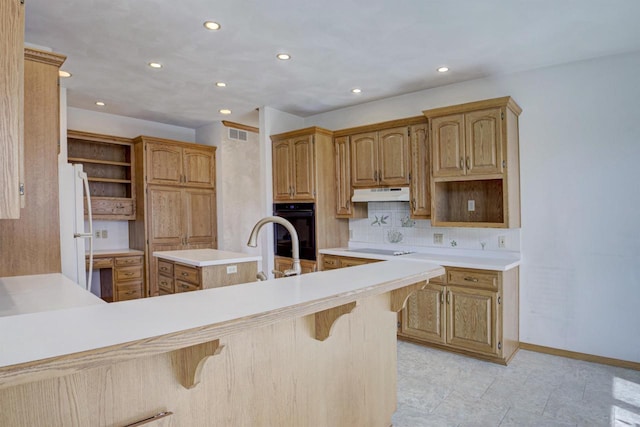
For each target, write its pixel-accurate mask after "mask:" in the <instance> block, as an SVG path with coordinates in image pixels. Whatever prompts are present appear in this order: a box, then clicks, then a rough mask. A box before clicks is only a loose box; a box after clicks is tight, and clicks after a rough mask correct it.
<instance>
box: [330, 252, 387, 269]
mask: <svg viewBox="0 0 640 427" xmlns="http://www.w3.org/2000/svg"><path fill="white" fill-rule="evenodd" d="M380 261H381V260H379V259H370V258H355V257H347V256H337V255H322V270H323V271H324V270H335V269H336V268H346V267H353V266H356V265H364V264H370V263H372V262H380Z"/></svg>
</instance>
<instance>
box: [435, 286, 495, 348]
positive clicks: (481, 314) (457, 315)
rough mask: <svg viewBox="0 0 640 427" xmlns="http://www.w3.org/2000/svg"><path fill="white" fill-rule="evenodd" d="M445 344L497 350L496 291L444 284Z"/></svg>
mask: <svg viewBox="0 0 640 427" xmlns="http://www.w3.org/2000/svg"><path fill="white" fill-rule="evenodd" d="M446 299H447V309H448V315H447V344H449V345H452V346H454V347H457V348H460V349H465V350H470V351H474V352H480V353H486V354H491V355H495V354H497V343H496V324H497V319H496V316H497V305H496V293H495V292H491V291H486V290H482V289H466V288H460V287H457V286H449V287H447V298H446Z"/></svg>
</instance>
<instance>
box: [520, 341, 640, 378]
mask: <svg viewBox="0 0 640 427" xmlns="http://www.w3.org/2000/svg"><path fill="white" fill-rule="evenodd" d="M520 349H522V350H531V351H535V352H538V353H546V354H552V355H554V356H562V357H568V358H570V359H576V360H584V361H586V362H593V363H601V364H603V365H610V366H617V367H619V368H627V369H634V370H636V371H640V363H638V362H631V361H628V360H620V359H613V358H611V357H603V356H595V355H593V354H586V353H578V352H576V351H569V350H561V349H559V348H553V347H544V346H542V345H536V344H529V343H526V342H521V343H520Z"/></svg>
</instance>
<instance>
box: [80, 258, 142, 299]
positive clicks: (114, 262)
mask: <svg viewBox="0 0 640 427" xmlns="http://www.w3.org/2000/svg"><path fill="white" fill-rule="evenodd" d="M136 252H137V251H136ZM87 263H88V261H87ZM87 268H88V265H87ZM93 270H94V271H100V295H101V298H102V299H103V300H105V301H107V302H117V301H126V300H130V299H137V298H143V297H144V255H142V252H139V254H138V253H136V254H134V255H127V254H124V253H120V254H117V253H113V254H99V255H94V257H93Z"/></svg>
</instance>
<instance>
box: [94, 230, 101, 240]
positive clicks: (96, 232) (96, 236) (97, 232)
mask: <svg viewBox="0 0 640 427" xmlns="http://www.w3.org/2000/svg"><path fill="white" fill-rule="evenodd" d="M93 234H94V235H95V238H96V239H99V238H100V230H96V231H95V232H94V233H93Z"/></svg>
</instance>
